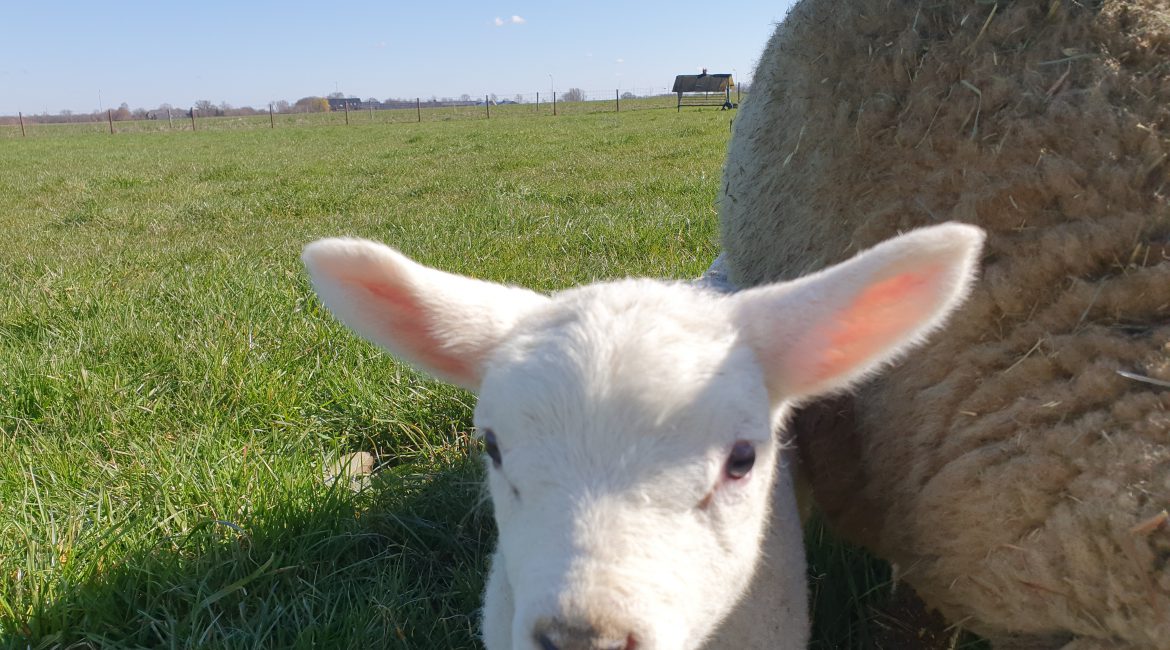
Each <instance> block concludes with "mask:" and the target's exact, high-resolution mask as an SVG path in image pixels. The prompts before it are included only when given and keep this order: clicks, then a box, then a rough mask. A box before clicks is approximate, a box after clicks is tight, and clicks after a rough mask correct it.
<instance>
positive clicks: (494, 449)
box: [483, 429, 504, 467]
mask: <svg viewBox="0 0 1170 650" xmlns="http://www.w3.org/2000/svg"><path fill="white" fill-rule="evenodd" d="M483 446H484V450H485V451H487V455H488V457H489V458H491V459H492V465H495V466H496V467H499V466H500V463H502V462H504V461H503V460H502V459H501V458H500V446H499V445H498V444H496V434H495V433H494V432H493V431H492V430H491V429H484V432H483Z"/></svg>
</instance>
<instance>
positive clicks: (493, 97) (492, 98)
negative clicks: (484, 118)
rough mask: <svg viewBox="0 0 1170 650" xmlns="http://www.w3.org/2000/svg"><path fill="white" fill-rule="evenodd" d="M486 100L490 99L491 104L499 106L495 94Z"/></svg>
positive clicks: (498, 99)
mask: <svg viewBox="0 0 1170 650" xmlns="http://www.w3.org/2000/svg"><path fill="white" fill-rule="evenodd" d="M488 99H490V100H491V101H492V103H493V104H499V103H500V98H499V97H497V96H496V94H495V93H492V94H491V95H489V96H488Z"/></svg>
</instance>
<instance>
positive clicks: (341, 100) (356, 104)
mask: <svg viewBox="0 0 1170 650" xmlns="http://www.w3.org/2000/svg"><path fill="white" fill-rule="evenodd" d="M326 101H328V102H329V110H331V111H344V110H345V109H346V108H349V110H351V111H356V110H358V109H360V108H361V107H362V100H361V99H360V98H358V97H338V98H333V97H330V98H329V99H328V100H326Z"/></svg>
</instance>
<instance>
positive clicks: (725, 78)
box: [671, 68, 736, 111]
mask: <svg viewBox="0 0 1170 650" xmlns="http://www.w3.org/2000/svg"><path fill="white" fill-rule="evenodd" d="M734 87H735V80H734V79H732V78H731V75H730V74H708V73H707V69H706V68H704V69H703V72H702V74H680V75H678V76H677V77H675V78H674V87H673V88H672V89H671V92H673V93H675V94H677V95H678V110H680V111H681V110H682V107H683V106H719V107H720V108H722V109H728V108H735V107H736V105H735V104H733V103H732V101H731V89H732V88H734Z"/></svg>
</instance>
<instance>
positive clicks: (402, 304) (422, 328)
mask: <svg viewBox="0 0 1170 650" xmlns="http://www.w3.org/2000/svg"><path fill="white" fill-rule="evenodd" d="M358 284H360V285H361V286H362V288H364V289H365V290H366V291H369V292H370V293H371V294H373V295H374V296H377V297H378V298H379V299H380V301H381V304H380V305H378V306H377V308H376V309H374V310H373V311H375V312H377V313H379V314H380V316H381V318H379V319H378V320H379V321H381V322H380V323H379V325H378V326H379V327H380V328H382V329H383V332H382V337H383V338H382V340H385V341H393V342H394V347H395V348H396V349H395V352H398V353H399V354H402V355H403V356H405V357H406V358H407V359H408V360H410V361H414V362H416V363H419V364H420V365H422V366H424V367H426V368H427V369H428V370H429V371H431V372H433V373H435V374H437V375H441V376H443V377H444V378H446V379H451V380H455V381H458V382H460V383H464V384H465V385H466V384H467V383H468V382H470V381H471V379H472V378H473V376H474V372H473V368H472V366H471V364H470V363H469V362H468V361H467V360H464V359H461V358H459V357H458V356H456V355H454V354H452V353H451V352H450V351H449V350H446V349H444V348H443V346H442V345H441V344H440V343H439V341H438V340H437V339H436V338H435V337H434V335H433V334H432V329H433V320H432V318H431V315H430V314H429V313H428V312H427V310H425V309H423V307H422V306H420V305H419V302H418V299H417V298H415V296H414V295H412V294H411V292H410V291H408V290H406V289H405V288H404V287H402V286H401V285H397V284H387V283H382V282H369V281H361V280H359V281H358Z"/></svg>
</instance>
